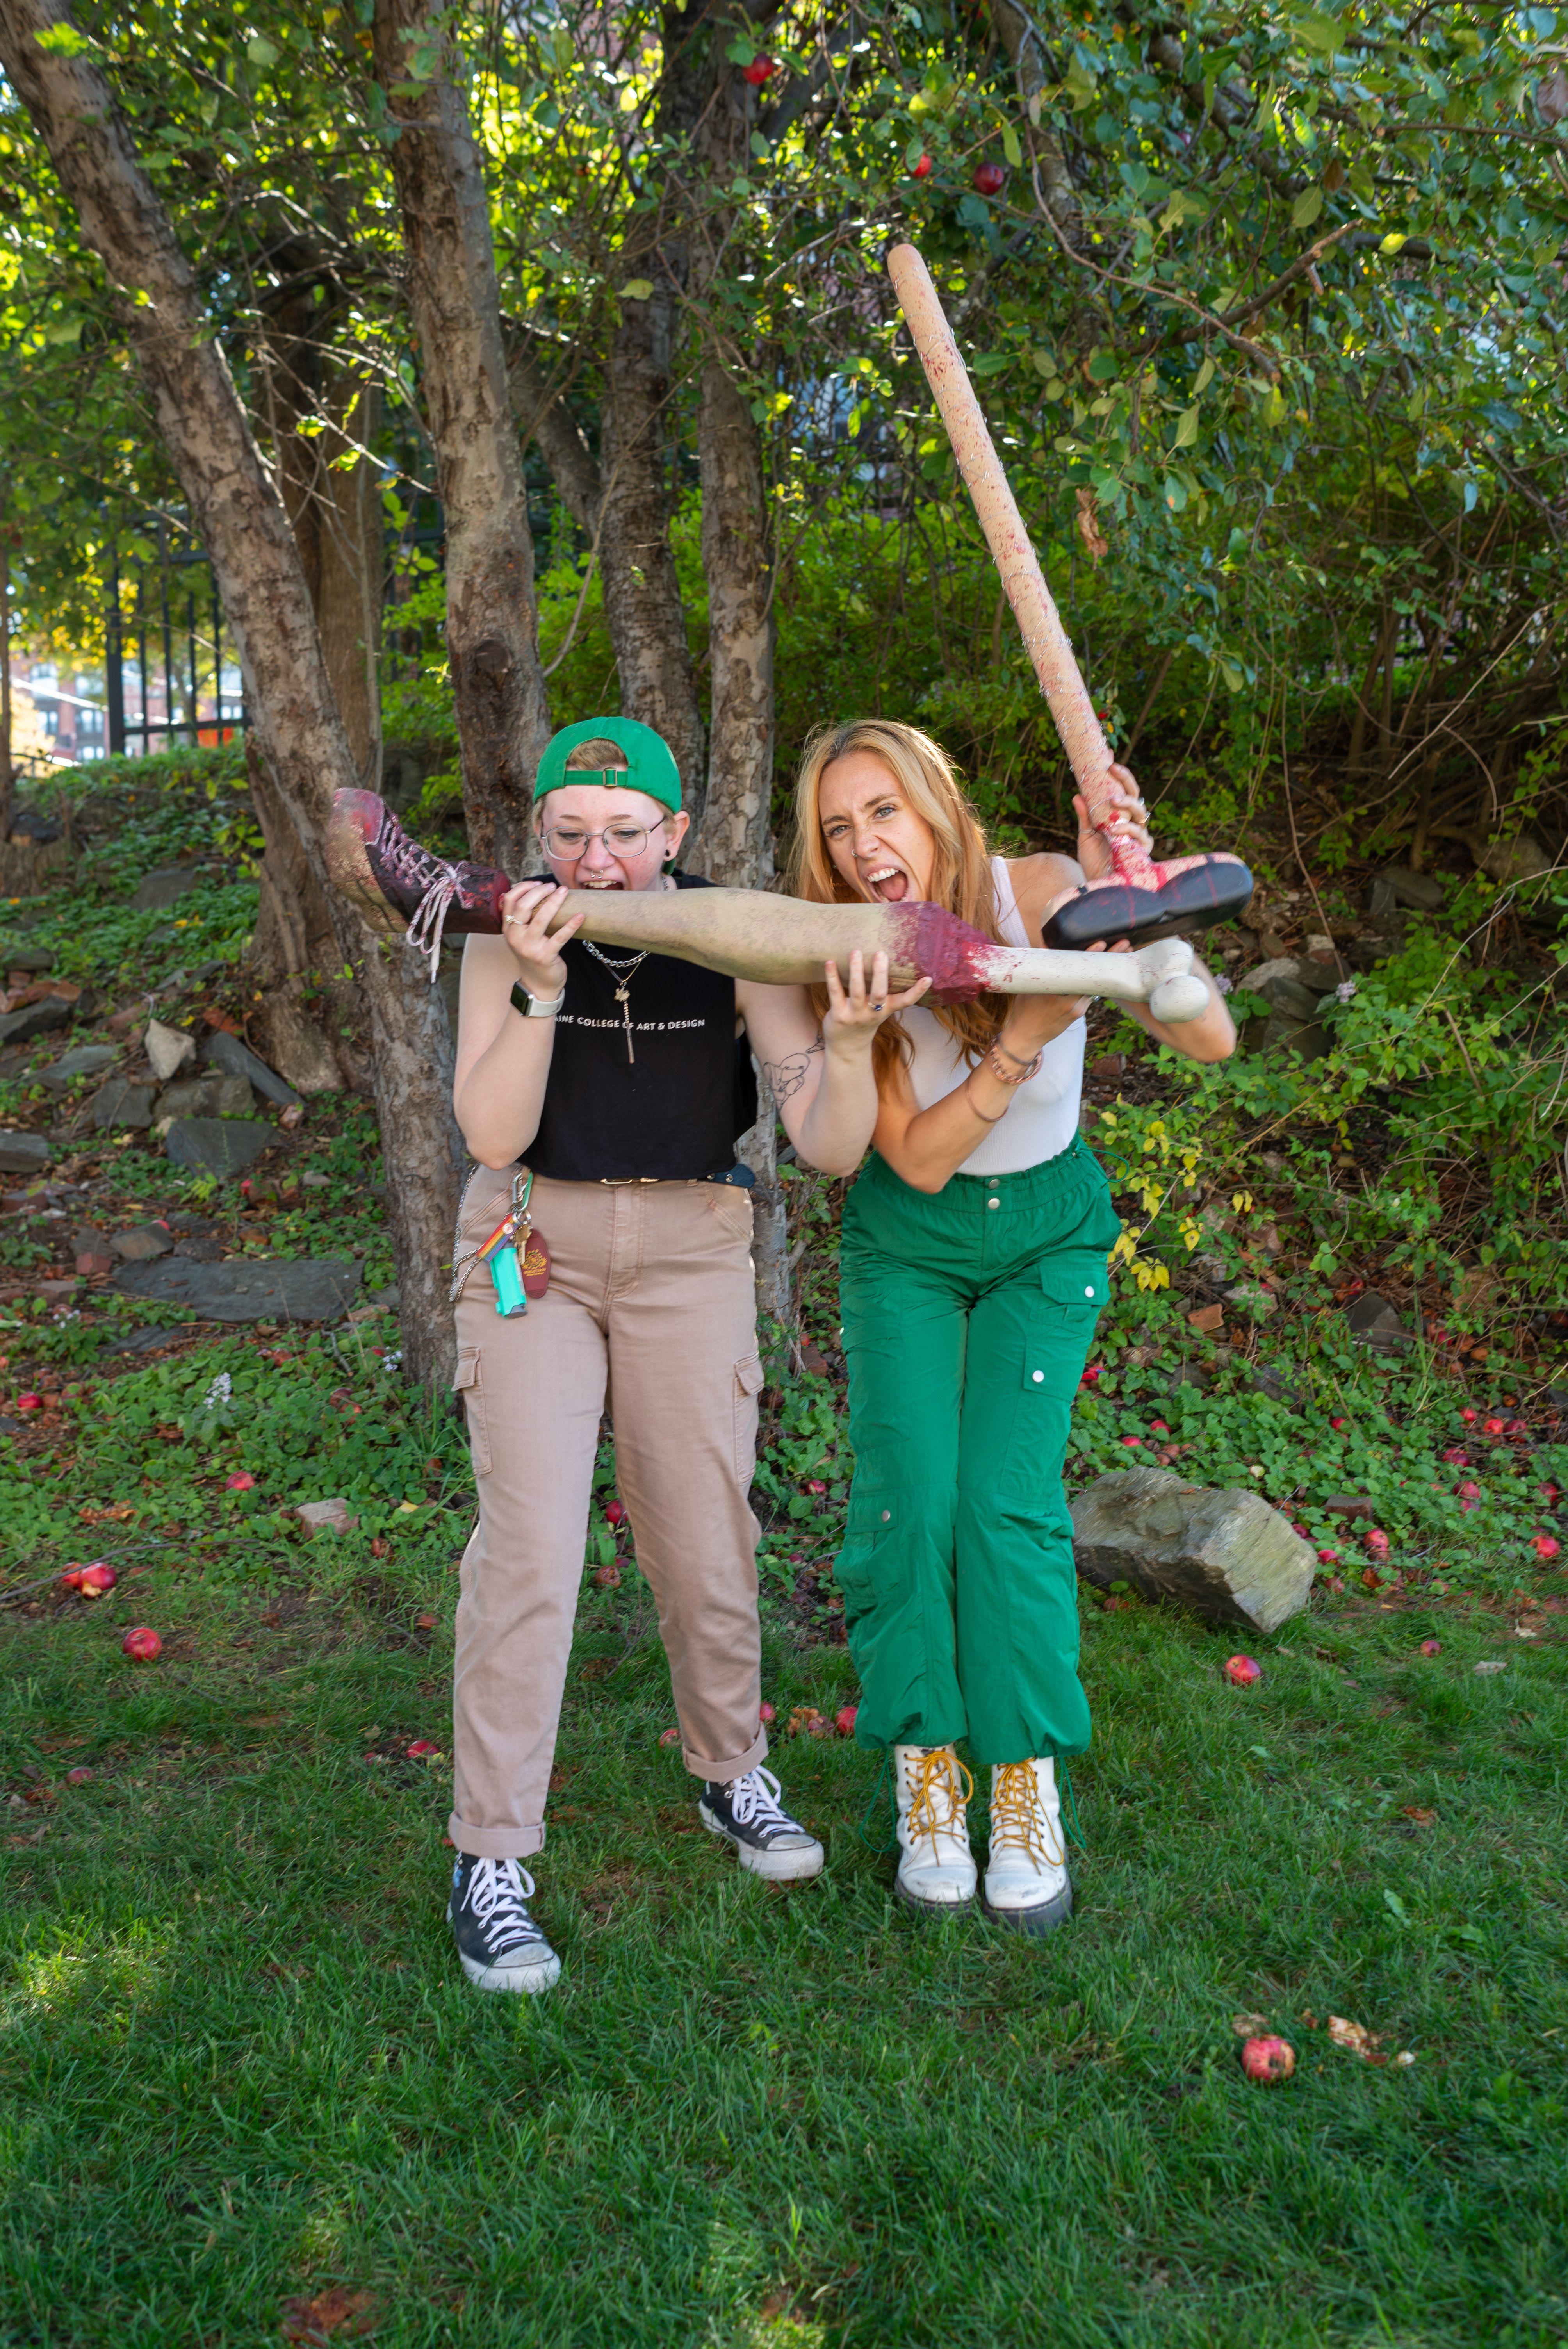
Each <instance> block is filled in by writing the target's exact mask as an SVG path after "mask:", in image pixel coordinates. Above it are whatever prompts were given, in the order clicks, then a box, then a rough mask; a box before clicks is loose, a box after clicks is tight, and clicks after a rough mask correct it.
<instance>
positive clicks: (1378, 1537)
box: [1362, 1526, 1388, 1558]
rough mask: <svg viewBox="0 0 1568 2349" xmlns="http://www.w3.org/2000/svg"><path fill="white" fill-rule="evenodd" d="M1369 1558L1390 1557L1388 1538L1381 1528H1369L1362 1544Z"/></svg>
mask: <svg viewBox="0 0 1568 2349" xmlns="http://www.w3.org/2000/svg"><path fill="white" fill-rule="evenodd" d="M1362 1547H1363V1548H1364V1549H1365V1550H1366V1552H1367V1557H1376V1558H1383V1557H1387V1555H1388V1537H1387V1534H1386V1533H1385V1532H1384V1531H1383V1528H1382V1526H1368V1528H1367V1533H1366V1536H1365V1537H1364V1539H1363V1542H1362Z"/></svg>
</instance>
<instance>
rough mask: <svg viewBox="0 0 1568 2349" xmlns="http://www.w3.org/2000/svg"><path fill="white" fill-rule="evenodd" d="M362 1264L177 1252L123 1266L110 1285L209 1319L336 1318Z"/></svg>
mask: <svg viewBox="0 0 1568 2349" xmlns="http://www.w3.org/2000/svg"><path fill="white" fill-rule="evenodd" d="M359 1282H360V1268H359V1266H358V1264H357V1263H356V1262H355V1261H354V1260H353V1259H352V1258H350V1259H348V1260H347V1261H346V1262H331V1261H327V1260H325V1259H317V1258H315V1257H298V1258H292V1259H288V1258H279V1257H265V1258H263V1257H230V1258H229V1260H228V1262H227V1263H226V1264H201V1263H198V1262H196V1261H195V1260H194V1259H192V1258H191V1257H187V1256H181V1255H173V1256H163V1257H159V1258H158V1259H157V1260H156V1261H155V1262H151V1263H146V1264H127V1265H123V1266H122V1267H121V1268H120V1269H119V1272H117V1273H116V1275H115V1277H114V1285H115V1287H116V1288H119V1289H123V1290H124V1291H125V1293H126V1294H127V1295H128V1296H130V1297H143V1298H150V1299H156V1300H157V1302H159V1303H160V1304H164V1305H176V1306H178V1307H180V1309H181V1311H183V1312H186V1313H195V1314H200V1315H201V1318H202V1319H204V1320H207V1321H336V1320H339V1319H341V1318H342V1317H343V1315H344V1314H345V1313H346V1311H347V1310H348V1309H349V1307H350V1306H351V1305H352V1304H353V1303H354V1301H355V1299H356V1297H357V1295H358V1293H359Z"/></svg>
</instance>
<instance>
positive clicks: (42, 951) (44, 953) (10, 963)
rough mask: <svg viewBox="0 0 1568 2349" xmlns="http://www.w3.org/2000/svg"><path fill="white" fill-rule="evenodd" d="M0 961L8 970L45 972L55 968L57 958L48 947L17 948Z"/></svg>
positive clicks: (0, 958)
mask: <svg viewBox="0 0 1568 2349" xmlns="http://www.w3.org/2000/svg"><path fill="white" fill-rule="evenodd" d="M0 960H3V961H4V964H5V968H6V969H7V970H31V971H44V970H53V969H54V968H55V957H54V956H53V955H52V954H51V953H50V952H49V949H48V947H14V948H13V949H12V951H11V952H10V953H9V954H8V955H5V956H4V957H0Z"/></svg>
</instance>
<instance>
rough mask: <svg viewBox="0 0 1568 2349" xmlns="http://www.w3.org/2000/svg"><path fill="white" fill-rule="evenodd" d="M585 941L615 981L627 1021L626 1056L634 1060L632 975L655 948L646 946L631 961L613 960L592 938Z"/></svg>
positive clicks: (618, 997)
mask: <svg viewBox="0 0 1568 2349" xmlns="http://www.w3.org/2000/svg"><path fill="white" fill-rule="evenodd" d="M583 945H584V946H585V947H587V948H588V951H589V953H590V954H591V955H592V956H593V959H594V961H595V962H596V963H602V964H603V967H604V968H605V969H606V970H607V971H608V972H609V974H610V976H611V978H613V979H614V981H615V1000H616V1002H617V1003H618V1004H619V1005H620V1007H621V1018H622V1019H623V1020H624V1022H625V1029H626V1058H627V1060H628V1061H634V1060H635V1059H636V1057H637V1055H636V1053H635V1052H634V1050H633V1049H632V987H631V981H632V975H633V973H634V971H635V970H636V969H637V968H638V967H639V966H640V965H641V964H643V963H645V962H646V961H647V959H648V957H649V955H650V954H651V953H652V952H653V948H652V947H644V948H643V951H642V953H641V954H639V955H634V956H633V957H632V958H631V960H630V961H629V962H612V961H611V959H610V957H609V956H608V955H605V954H601V953H600V951H599V949H598V947H596V946H594V945H593V941H592V940H591V939H589V938H584V939H583Z"/></svg>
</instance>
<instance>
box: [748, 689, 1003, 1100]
mask: <svg viewBox="0 0 1568 2349" xmlns="http://www.w3.org/2000/svg"><path fill="white" fill-rule="evenodd" d="M855 750H867V751H870V753H871V754H872V757H873V758H876V759H880V760H881V761H882V764H883V765H884V766H885V767H886V768H888V770H889V771H891V772H892V774H893V775H894V776H895V777H896V778H897V780H898V782H899V785H900V788H901V789H902V790H903V794H904V797H905V798H906V799H907V800H908V802H909V803H910V805H911V807H912V808H913V810H914V812H915V813H916V814H917V815H918V816H920V817H922V818H923V820H924V822H925V823H928V824H929V825H930V827H931V834H932V842H933V847H934V855H933V858H932V866H931V880H930V884H929V890H930V896H931V902H932V904H933V905H943V906H945V907H946V909H947V911H948V912H949V913H950V914H956V915H957V916H958V917H959V919H960V920H961V921H965V922H967V923H968V924H969V925H970V926H971V928H972V929H976V930H978V931H979V932H980V934H981V936H983V937H987V938H995V937H996V936H997V929H996V888H995V880H994V878H993V875H992V872H991V851H990V847H989V844H988V843H987V841H986V838H985V827H984V825H983V824H982V823H981V822H980V818H979V816H978V815H977V814H976V813H975V809H974V808H973V807H972V805H971V804H970V802H969V800H968V798H967V797H966V796H965V790H964V786H963V784H962V782H961V781H959V777H958V771H957V769H956V768H955V767H954V764H953V761H952V760H951V759H950V758H949V757H948V755H947V753H946V751H945V750H944V749H943V748H942V745H941V743H940V742H934V741H933V740H932V739H931V736H930V735H929V734H923V733H922V732H921V730H920V729H919V727H917V726H903V725H900V724H899V722H898V721H897V719H892V718H851V719H848V720H847V721H846V722H845V723H843V724H841V725H838V726H820V727H819V728H818V729H817V730H816V732H815V733H814V734H813V735H812V736H811V737H810V740H809V741H808V742H807V744H806V748H805V751H804V753H803V755H802V757H801V761H800V772H799V776H798V777H797V778H796V782H795V848H794V854H793V856H792V857H791V860H790V865H789V894H790V895H791V896H793V897H804V898H805V899H807V900H808V902H809V903H810V904H812V905H846V904H848V905H862V904H863V903H864V902H865V901H864V899H863V898H862V897H861V895H860V892H859V891H858V890H857V889H855V888H853V887H852V886H851V884H850V883H849V882H848V881H846V880H845V879H844V878H843V876H842V874H841V873H840V872H839V869H838V867H837V866H836V865H835V864H834V863H833V860H832V858H831V856H830V854H829V853H828V843H827V842H826V840H825V839H824V838H823V837H822V811H821V797H822V777H823V775H824V773H825V772H826V771H827V770H828V768H830V766H831V765H832V763H833V761H834V760H835V759H847V758H848V757H849V756H850V754H851V751H855ZM811 1000H812V1002H813V1003H814V1004H815V1005H816V1008H817V1011H818V1015H819V1017H820V1015H821V1014H822V1013H823V1012H825V1011H826V1010H827V1008H828V993H827V989H826V988H820V987H814V988H812V989H811ZM1009 1008H1010V1007H1009V1003H1008V999H1007V998H1006V997H1005V996H1000V995H981V996H977V997H976V998H975V1000H974V1001H973V1002H972V1003H954V1004H952V1005H949V1006H947V1007H945V1008H939V1009H934V1012H933V1015H932V1016H933V1017H934V1019H937V1020H939V1021H940V1022H941V1024H942V1026H943V1027H944V1029H945V1030H947V1033H948V1034H949V1035H950V1036H951V1037H952V1038H953V1040H954V1043H955V1044H957V1045H958V1046H959V1047H960V1049H961V1050H963V1052H964V1054H965V1058H966V1059H967V1060H968V1061H970V1063H971V1064H972V1065H973V1064H975V1063H976V1062H977V1061H979V1060H980V1058H981V1056H982V1054H983V1053H984V1052H985V1050H986V1047H987V1046H988V1045H989V1044H990V1042H991V1040H992V1038H993V1037H994V1036H995V1033H996V1030H997V1029H998V1028H999V1027H1000V1026H1001V1024H1002V1022H1003V1020H1004V1019H1006V1016H1007V1012H1008V1009H1009ZM895 1059H900V1060H902V1061H903V1063H904V1065H905V1067H907V1066H908V1065H909V1062H910V1061H911V1060H912V1059H913V1046H912V1044H911V1042H910V1040H909V1038H908V1036H907V1035H906V1034H905V1033H904V1030H903V1028H902V1026H901V1025H900V1023H899V1022H898V1021H897V1020H896V1019H888V1020H884V1021H883V1023H882V1027H881V1028H879V1029H878V1030H877V1035H876V1041H875V1043H874V1045H873V1046H872V1063H873V1066H874V1067H875V1070H876V1074H877V1080H878V1082H879V1084H881V1083H883V1082H885V1081H886V1080H887V1079H888V1078H889V1077H890V1076H891V1074H892V1067H893V1062H894V1061H895Z"/></svg>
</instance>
